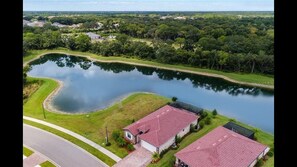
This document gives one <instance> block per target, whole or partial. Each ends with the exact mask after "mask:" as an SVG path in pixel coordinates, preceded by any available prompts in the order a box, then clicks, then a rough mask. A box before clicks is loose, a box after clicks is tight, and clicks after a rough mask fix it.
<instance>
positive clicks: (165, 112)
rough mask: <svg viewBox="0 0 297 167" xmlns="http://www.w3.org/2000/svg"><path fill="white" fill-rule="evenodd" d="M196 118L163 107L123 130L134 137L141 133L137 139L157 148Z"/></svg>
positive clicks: (188, 113) (176, 109) (192, 115)
mask: <svg viewBox="0 0 297 167" xmlns="http://www.w3.org/2000/svg"><path fill="white" fill-rule="evenodd" d="M198 118H199V116H197V115H195V114H194V113H191V112H188V111H186V110H183V109H178V108H174V107H172V106H169V105H165V106H164V107H162V108H160V109H158V110H156V111H155V112H153V113H151V114H149V115H147V116H146V117H144V118H142V119H140V120H139V121H137V122H134V123H133V124H131V125H129V126H127V127H125V128H124V129H125V130H129V131H130V132H131V133H132V134H133V135H134V136H135V135H137V134H138V133H139V132H140V131H143V132H144V133H143V134H141V135H139V138H140V139H141V140H144V141H146V142H148V143H150V144H152V145H154V146H155V147H159V146H161V145H162V144H164V143H165V142H166V141H168V140H169V139H170V138H172V137H174V136H175V135H176V134H177V133H178V132H180V131H181V130H182V129H184V128H185V127H187V126H188V125H189V124H190V123H192V122H193V121H195V120H197V119H198ZM145 132H146V133H145Z"/></svg>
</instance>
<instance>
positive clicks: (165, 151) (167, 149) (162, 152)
mask: <svg viewBox="0 0 297 167" xmlns="http://www.w3.org/2000/svg"><path fill="white" fill-rule="evenodd" d="M176 148H178V147H176ZM169 150H170V147H168V148H166V149H165V150H162V151H161V152H160V158H162V157H163V155H164V154H165V153H167V152H168V151H169Z"/></svg>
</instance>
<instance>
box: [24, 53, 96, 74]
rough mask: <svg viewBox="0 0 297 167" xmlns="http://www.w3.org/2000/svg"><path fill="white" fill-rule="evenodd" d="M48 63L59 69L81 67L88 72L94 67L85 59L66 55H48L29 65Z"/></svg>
mask: <svg viewBox="0 0 297 167" xmlns="http://www.w3.org/2000/svg"><path fill="white" fill-rule="evenodd" d="M47 61H52V62H55V63H56V64H57V66H58V67H69V68H73V67H75V65H76V64H77V65H79V66H80V68H82V69H84V70H87V69H89V68H90V67H91V66H92V61H90V60H88V59H87V58H85V57H78V56H67V55H64V54H48V55H44V56H41V57H40V58H39V59H37V60H34V61H32V62H31V63H29V65H31V66H32V65H40V64H44V63H46V62H47Z"/></svg>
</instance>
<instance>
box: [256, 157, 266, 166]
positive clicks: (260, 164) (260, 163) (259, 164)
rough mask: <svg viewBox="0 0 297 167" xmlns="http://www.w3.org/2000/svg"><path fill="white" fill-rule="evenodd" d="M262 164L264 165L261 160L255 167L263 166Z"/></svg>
mask: <svg viewBox="0 0 297 167" xmlns="http://www.w3.org/2000/svg"><path fill="white" fill-rule="evenodd" d="M263 164H264V161H263V159H260V160H259V161H258V162H257V163H256V165H255V166H256V167H260V166H263Z"/></svg>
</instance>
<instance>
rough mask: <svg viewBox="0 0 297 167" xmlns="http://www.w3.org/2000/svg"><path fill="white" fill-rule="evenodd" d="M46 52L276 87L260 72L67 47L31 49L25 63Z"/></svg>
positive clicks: (269, 78) (271, 79)
mask: <svg viewBox="0 0 297 167" xmlns="http://www.w3.org/2000/svg"><path fill="white" fill-rule="evenodd" d="M46 53H65V54H72V55H80V56H88V57H90V58H93V59H97V60H102V61H120V62H123V63H128V64H133V63H138V64H142V65H146V66H153V67H159V68H167V69H172V70H187V71H191V72H199V73H208V74H211V75H219V76H221V77H227V78H229V79H232V80H234V81H237V82H243V83H246V84H261V85H255V86H261V87H267V88H270V89H273V88H274V86H273V85H274V77H273V76H264V75H260V74H242V73H231V72H223V71H217V70H210V69H202V68H194V67H190V66H185V65H170V64H162V63H158V62H154V61H146V60H140V59H136V58H125V57H116V56H112V57H104V56H100V55H96V54H93V53H89V52H78V51H70V50H67V49H65V48H58V49H54V50H33V51H30V52H29V53H28V55H27V56H25V57H24V58H23V61H24V63H25V62H28V61H30V60H32V59H33V58H35V57H37V56H38V55H40V54H46Z"/></svg>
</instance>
